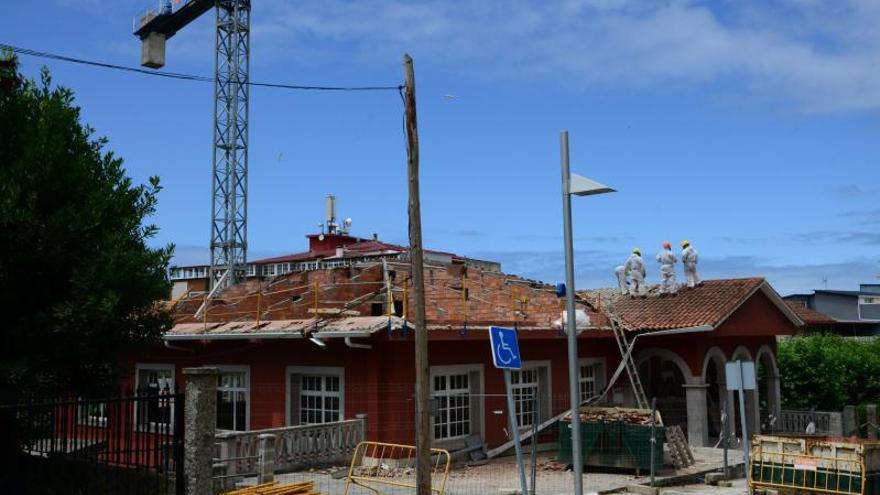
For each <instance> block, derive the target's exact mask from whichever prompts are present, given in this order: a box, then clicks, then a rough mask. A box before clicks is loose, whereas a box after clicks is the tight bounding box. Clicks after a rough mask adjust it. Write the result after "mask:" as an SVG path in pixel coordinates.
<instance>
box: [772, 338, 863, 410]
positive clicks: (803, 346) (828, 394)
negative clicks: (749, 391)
mask: <svg viewBox="0 0 880 495" xmlns="http://www.w3.org/2000/svg"><path fill="white" fill-rule="evenodd" d="M779 372H780V376H781V380H782V398H783V406H784V407H786V408H789V409H810V408H813V407H815V408H816V409H817V410H824V411H839V410H841V409H842V408H843V407H844V406H846V405H860V404H866V403H877V401H878V400H880V340H878V339H869V340H862V339H852V338H845V337H840V336H838V335H810V336H805V337H797V338H793V339H790V340H786V341H784V342H781V343H780V344H779Z"/></svg>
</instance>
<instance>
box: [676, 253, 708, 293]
mask: <svg viewBox="0 0 880 495" xmlns="http://www.w3.org/2000/svg"><path fill="white" fill-rule="evenodd" d="M698 261H699V255H698V254H697V250H696V249H694V247H693V246H691V245H690V244H688V247H686V248H684V249H682V250H681V264H682V265H684V278H685V279H687V285H688V287H690V288H694V286H697V285H700V284H702V283H703V281H702V280H700V276H699V275H697V262H698Z"/></svg>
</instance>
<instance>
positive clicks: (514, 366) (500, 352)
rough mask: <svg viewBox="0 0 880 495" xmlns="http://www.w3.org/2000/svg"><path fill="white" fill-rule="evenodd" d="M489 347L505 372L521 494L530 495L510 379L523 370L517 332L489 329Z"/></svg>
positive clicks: (493, 358)
mask: <svg viewBox="0 0 880 495" xmlns="http://www.w3.org/2000/svg"><path fill="white" fill-rule="evenodd" d="M489 347H491V348H492V364H494V365H495V367H496V368H499V369H501V370H503V371H504V388H506V389H507V416H508V418H509V420H510V421H509V423H510V435H511V436H512V437H513V448H514V451H515V452H516V464H517V466H518V467H519V484H520V489H521V490H522V491H521V492H520V493H522V495H528V493H529V492H528V491H527V488H528V486H527V485H526V466H525V463H523V452H522V444H521V443H520V439H519V426H518V425H517V421H516V402H515V401H514V400H513V384H512V383H511V382H512V380H511V377H510V373H511V371H510V370H518V369H521V368H522V359H521V357H520V354H519V341H518V340H517V335H516V330H515V329H513V328H502V327H489ZM535 418H536V419H535V421H537V412H536V414H535ZM533 448H534V441H533ZM533 488H534V487H533Z"/></svg>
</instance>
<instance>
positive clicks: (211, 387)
mask: <svg viewBox="0 0 880 495" xmlns="http://www.w3.org/2000/svg"><path fill="white" fill-rule="evenodd" d="M219 374H220V370H218V369H217V368H184V370H183V375H184V376H185V377H186V402H185V410H184V454H183V462H184V471H185V473H186V493H187V495H212V493H213V486H212V475H213V461H214V434H215V431H216V429H217V376H218V375H219Z"/></svg>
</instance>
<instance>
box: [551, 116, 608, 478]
mask: <svg viewBox="0 0 880 495" xmlns="http://www.w3.org/2000/svg"><path fill="white" fill-rule="evenodd" d="M560 145H561V148H562V150H561V153H562V223H563V228H564V230H565V309H566V312H567V317H568V318H567V321H566V325H567V326H568V384H569V392H570V393H571V462H572V469H571V472H572V475H573V476H574V495H583V493H584V479H583V472H584V461H583V458H582V452H581V422H580V415H579V414H578V412H579V411H578V409H579V407H580V394H579V390H578V363H577V360H578V351H577V319H576V317H575V307H574V248H573V242H572V235H571V195H572V194H574V195H575V196H590V195H594V194H603V193H610V192H615V191H614V189H611V188H610V187H608V186H606V185H603V184H600V183H598V182H595V181H592V180H590V179H587V178H586V177H581V176H580V175H575V174H572V173H571V172H570V170H569V164H568V131H562V134H561V135H560Z"/></svg>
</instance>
